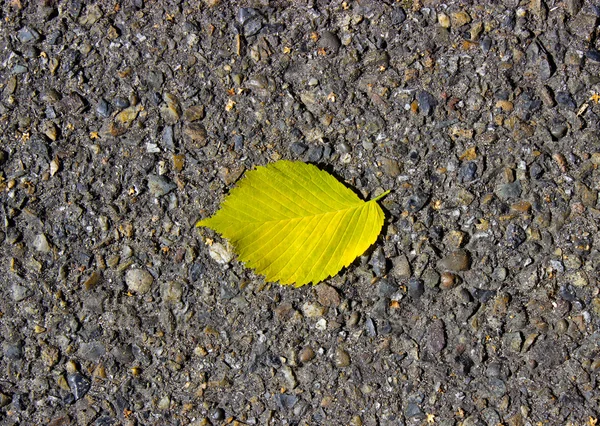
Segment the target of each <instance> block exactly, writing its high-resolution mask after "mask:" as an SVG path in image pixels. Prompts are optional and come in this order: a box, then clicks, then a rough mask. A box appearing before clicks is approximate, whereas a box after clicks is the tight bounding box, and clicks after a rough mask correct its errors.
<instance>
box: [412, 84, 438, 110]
mask: <svg viewBox="0 0 600 426" xmlns="http://www.w3.org/2000/svg"><path fill="white" fill-rule="evenodd" d="M417 103H418V105H419V112H420V113H421V114H423V115H431V114H432V113H433V110H434V108H435V107H436V105H437V101H436V100H435V98H434V97H433V95H432V94H431V93H429V92H426V91H425V90H420V91H419V92H417Z"/></svg>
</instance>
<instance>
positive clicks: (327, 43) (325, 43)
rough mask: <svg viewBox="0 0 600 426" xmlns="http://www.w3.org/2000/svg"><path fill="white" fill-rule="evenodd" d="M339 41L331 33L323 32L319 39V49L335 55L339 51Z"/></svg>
mask: <svg viewBox="0 0 600 426" xmlns="http://www.w3.org/2000/svg"><path fill="white" fill-rule="evenodd" d="M340 46H341V43H340V39H339V38H338V36H337V35H335V34H334V33H332V32H329V31H324V32H323V33H322V34H321V38H319V47H320V48H322V49H325V51H326V52H327V53H337V52H338V50H340Z"/></svg>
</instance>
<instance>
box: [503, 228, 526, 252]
mask: <svg viewBox="0 0 600 426" xmlns="http://www.w3.org/2000/svg"><path fill="white" fill-rule="evenodd" d="M505 239H506V244H507V245H508V247H510V248H512V249H516V248H517V247H519V246H520V245H521V244H523V243H524V242H525V240H526V239H527V234H526V233H525V230H524V229H523V228H521V227H520V226H519V225H516V224H514V223H511V224H510V225H508V227H507V228H506V235H505Z"/></svg>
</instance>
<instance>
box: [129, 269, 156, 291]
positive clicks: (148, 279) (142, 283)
mask: <svg viewBox="0 0 600 426" xmlns="http://www.w3.org/2000/svg"><path fill="white" fill-rule="evenodd" d="M125 282H126V283H127V288H128V289H129V290H130V291H134V292H136V293H140V294H144V293H148V291H150V288H152V283H153V282H154V277H152V275H151V274H150V272H148V271H146V270H145V269H130V270H129V271H127V273H126V274H125Z"/></svg>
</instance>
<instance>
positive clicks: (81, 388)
mask: <svg viewBox="0 0 600 426" xmlns="http://www.w3.org/2000/svg"><path fill="white" fill-rule="evenodd" d="M67 383H68V384H69V388H70V389H71V393H72V394H73V396H74V397H75V401H77V400H79V399H81V398H83V397H84V396H85V394H87V393H88V391H89V390H90V388H91V387H92V384H91V383H90V381H89V380H88V379H87V378H86V377H85V376H83V375H81V374H80V373H72V374H69V375H68V376H67Z"/></svg>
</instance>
